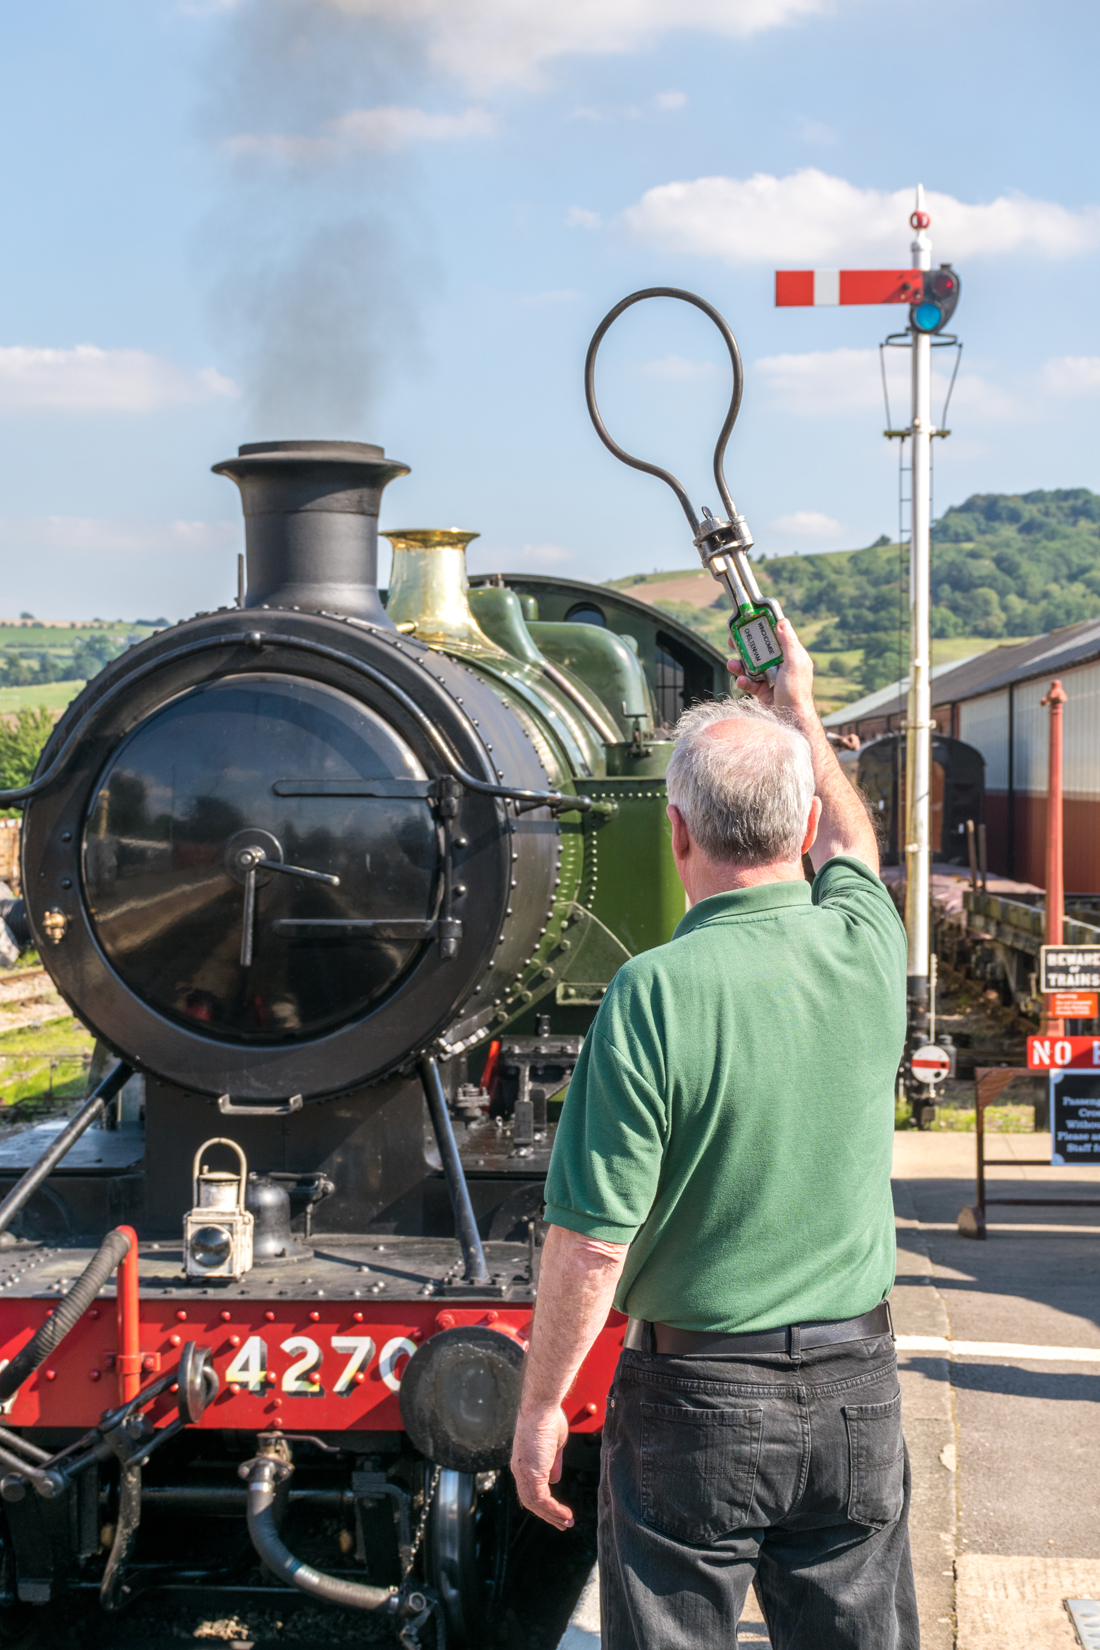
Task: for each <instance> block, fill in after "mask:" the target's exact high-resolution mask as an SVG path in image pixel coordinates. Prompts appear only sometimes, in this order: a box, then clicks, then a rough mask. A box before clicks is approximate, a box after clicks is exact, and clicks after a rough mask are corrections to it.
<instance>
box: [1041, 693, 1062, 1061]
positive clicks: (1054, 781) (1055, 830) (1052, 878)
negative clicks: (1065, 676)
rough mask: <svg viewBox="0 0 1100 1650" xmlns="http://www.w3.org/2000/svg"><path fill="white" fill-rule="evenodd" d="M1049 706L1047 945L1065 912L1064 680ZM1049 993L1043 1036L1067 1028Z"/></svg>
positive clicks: (1057, 940) (1056, 936)
mask: <svg viewBox="0 0 1100 1650" xmlns="http://www.w3.org/2000/svg"><path fill="white" fill-rule="evenodd" d="M1042 702H1043V704H1044V705H1048V706H1049V707H1050V756H1049V760H1048V765H1047V870H1046V921H1045V923H1044V926H1043V939H1044V941H1045V943H1046V944H1047V945H1061V943H1062V919H1063V916H1064V913H1065V904H1066V886H1065V877H1064V872H1063V857H1062V706H1063V705H1064V704H1065V702H1066V690H1065V688H1064V687H1063V686H1062V684H1061V682H1059V681H1057V680H1055V681H1053V682H1051V684H1050V691H1049V692H1048V694H1047V696H1046V698H1045V699H1044V700H1043V701H1042ZM1052 1006H1053V1005H1052V1002H1051V999H1050V997H1049V996H1046V997H1044V998H1043V1018H1042V1022H1041V1024H1040V1028H1039V1029H1040V1031H1041V1032H1042V1034H1043V1035H1044V1036H1049V1037H1060V1036H1062V1034H1063V1033H1064V1031H1065V1029H1066V1023H1065V1021H1064V1020H1057V1019H1055V1017H1054V1015H1053V1014H1052V1013H1051V1008H1052Z"/></svg>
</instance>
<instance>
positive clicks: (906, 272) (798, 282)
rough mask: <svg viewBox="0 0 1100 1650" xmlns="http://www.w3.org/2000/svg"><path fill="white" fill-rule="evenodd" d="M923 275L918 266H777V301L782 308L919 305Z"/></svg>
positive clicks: (921, 295)
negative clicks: (915, 267)
mask: <svg viewBox="0 0 1100 1650" xmlns="http://www.w3.org/2000/svg"><path fill="white" fill-rule="evenodd" d="M923 297H924V274H923V271H922V270H919V269H777V270H776V272H775V302H776V305H777V307H778V308H780V309H792V308H797V307H799V306H801V305H811V304H812V305H814V306H818V307H819V306H821V305H823V304H824V305H828V304H919V303H920V301H921V299H922V298H923Z"/></svg>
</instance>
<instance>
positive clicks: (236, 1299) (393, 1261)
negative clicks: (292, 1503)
mask: <svg viewBox="0 0 1100 1650" xmlns="http://www.w3.org/2000/svg"><path fill="white" fill-rule="evenodd" d="M93 1253H94V1250H93V1249H92V1248H91V1247H88V1248H77V1247H65V1248H57V1247H52V1248H51V1247H46V1246H43V1245H37V1244H32V1243H23V1242H20V1243H18V1244H16V1245H14V1246H13V1247H12V1248H11V1249H8V1250H6V1251H3V1252H2V1254H0V1366H2V1365H3V1364H4V1363H6V1362H7V1361H8V1360H10V1359H11V1358H13V1357H14V1355H15V1353H16V1352H17V1351H18V1350H19V1349H20V1347H22V1346H24V1345H25V1344H26V1343H27V1341H28V1340H29V1339H30V1337H31V1336H32V1334H33V1333H34V1332H35V1331H36V1330H37V1329H38V1327H39V1325H40V1324H41V1323H42V1322H43V1321H44V1319H45V1318H46V1317H47V1315H48V1314H49V1312H50V1311H51V1310H52V1308H53V1307H54V1306H55V1305H56V1303H57V1300H58V1298H59V1297H60V1296H63V1295H64V1294H65V1293H66V1291H67V1290H68V1288H69V1287H70V1286H71V1284H72V1282H73V1280H74V1279H75V1278H77V1277H78V1276H79V1275H80V1273H81V1272H82V1271H83V1269H84V1267H85V1266H86V1265H87V1264H88V1262H89V1260H90V1259H91V1257H92V1255H93ZM485 1255H486V1260H487V1262H488V1267H489V1272H490V1276H491V1278H492V1281H493V1284H494V1285H495V1286H496V1288H495V1289H493V1290H491V1291H490V1290H484V1291H482V1294H481V1298H480V1300H479V1299H476V1298H473V1297H474V1295H475V1293H476V1292H474V1291H470V1292H468V1293H464V1294H463V1296H461V1297H458V1298H456V1297H454V1296H452V1295H451V1292H450V1289H449V1288H448V1285H450V1286H452V1287H453V1286H454V1284H455V1283H456V1282H457V1280H458V1279H459V1278H460V1277H461V1271H462V1258H461V1253H460V1250H459V1245H458V1243H457V1241H455V1240H453V1239H425V1238H422V1237H393V1236H385V1237H378V1238H373V1237H371V1238H349V1239H338V1238H330V1237H324V1238H317V1237H315V1238H314V1252H313V1255H312V1256H311V1257H310V1258H308V1259H304V1260H302V1261H296V1262H293V1263H291V1264H288V1265H284V1266H280V1267H277V1268H270V1269H267V1268H263V1269H262V1268H256V1269H254V1270H253V1271H252V1272H250V1273H247V1274H246V1275H245V1276H244V1277H242V1278H240V1279H239V1280H238V1281H237V1282H232V1281H226V1282H225V1283H224V1284H221V1285H216V1284H213V1283H212V1284H211V1285H210V1286H209V1287H206V1288H201V1289H196V1287H195V1284H194V1281H193V1280H188V1279H186V1278H184V1276H183V1268H182V1250H181V1248H180V1246H179V1245H177V1244H167V1243H165V1244H160V1245H156V1244H148V1245H143V1246H142V1249H141V1254H140V1343H141V1344H140V1351H141V1355H142V1380H143V1382H144V1381H146V1380H150V1379H153V1378H154V1377H155V1376H156V1375H157V1374H158V1373H160V1372H161V1371H163V1370H166V1369H169V1368H170V1367H172V1365H173V1364H174V1362H175V1361H176V1360H177V1359H178V1356H179V1348H180V1347H181V1346H182V1345H183V1343H184V1342H185V1341H192V1340H193V1341H196V1342H197V1343H199V1344H200V1345H203V1346H209V1348H210V1350H211V1353H212V1359H213V1368H214V1370H215V1372H216V1374H217V1376H218V1379H219V1383H220V1389H219V1392H218V1396H217V1397H216V1398H215V1399H214V1401H213V1402H212V1403H211V1404H210V1405H209V1407H208V1409H207V1410H206V1412H205V1414H204V1415H203V1417H202V1420H201V1422H200V1423H199V1424H200V1425H201V1426H203V1427H204V1428H221V1429H224V1428H227V1427H228V1428H234V1429H236V1428H241V1429H255V1430H257V1431H259V1430H263V1429H265V1428H266V1429H270V1428H277V1429H284V1428H285V1429H287V1430H289V1431H306V1432H310V1433H313V1432H317V1431H330V1430H331V1431H338V1432H347V1431H366V1432H374V1431H382V1432H397V1431H400V1430H401V1428H402V1422H401V1416H400V1411H399V1408H398V1393H399V1392H400V1389H401V1379H402V1375H403V1373H404V1367H405V1364H406V1362H407V1360H408V1359H409V1358H410V1357H411V1356H412V1354H413V1353H414V1352H415V1351H416V1350H417V1347H418V1346H420V1345H422V1344H423V1343H424V1342H425V1341H426V1340H427V1339H429V1338H430V1337H431V1336H432V1335H435V1334H438V1333H440V1332H441V1331H443V1330H446V1329H452V1328H455V1327H468V1326H472V1325H485V1326H487V1327H491V1328H492V1329H494V1330H496V1331H497V1332H499V1333H501V1334H503V1335H506V1336H508V1337H509V1338H511V1339H512V1340H514V1341H515V1342H517V1343H518V1344H519V1345H521V1346H524V1345H525V1344H526V1340H527V1336H528V1333H529V1330H530V1323H531V1314H532V1309H533V1304H534V1287H533V1282H532V1275H531V1274H532V1269H533V1268H534V1270H535V1273H536V1280H537V1263H538V1250H537V1247H536V1244H535V1242H534V1236H533V1226H532V1239H531V1241H529V1242H528V1243H525V1244H521V1243H506V1242H495V1241H492V1240H490V1241H488V1242H487V1243H486V1244H485ZM498 1290H499V1294H498V1293H497V1291H498ZM615 1316H616V1317H617V1314H615ZM115 1319H116V1312H115V1286H114V1285H113V1284H108V1285H107V1286H106V1287H105V1288H104V1289H103V1290H102V1291H101V1293H100V1295H99V1297H98V1298H97V1300H96V1302H95V1304H94V1305H92V1306H91V1307H90V1308H89V1310H88V1311H87V1312H85V1313H84V1315H83V1317H82V1318H80V1319H79V1320H78V1322H77V1323H76V1325H75V1327H74V1328H73V1329H72V1330H71V1331H70V1333H69V1334H68V1335H67V1336H66V1338H65V1340H64V1341H63V1342H62V1344H61V1345H60V1346H59V1347H58V1348H57V1350H56V1352H55V1353H53V1354H52V1355H51V1356H50V1358H49V1360H48V1361H47V1363H46V1364H45V1365H44V1366H43V1367H42V1368H40V1369H38V1370H37V1371H36V1372H35V1374H34V1375H33V1376H32V1377H31V1378H30V1379H29V1380H28V1381H26V1382H25V1383H24V1385H23V1386H22V1387H20V1389H19V1391H18V1392H17V1394H16V1396H15V1397H14V1399H12V1400H11V1401H10V1403H9V1404H8V1405H4V1406H3V1424H4V1425H7V1426H15V1427H35V1428H38V1427H51V1428H52V1427H65V1428H71V1427H74V1426H78V1427H84V1426H92V1425H94V1424H95V1423H96V1421H97V1420H98V1419H99V1416H100V1415H101V1413H102V1412H103V1411H104V1409H106V1408H108V1407H110V1405H111V1404H113V1403H115V1402H116V1401H117V1399H116V1391H117V1380H118V1377H117V1374H116V1368H115V1363H116V1354H117V1348H118V1341H117V1329H116V1321H115ZM621 1344H622V1329H621V1326H620V1327H616V1326H614V1325H610V1324H609V1326H608V1328H607V1329H606V1330H605V1331H604V1332H603V1334H602V1335H601V1337H600V1341H599V1342H598V1343H597V1346H596V1348H595V1349H594V1351H593V1353H592V1354H591V1355H590V1357H589V1359H588V1360H587V1362H586V1365H585V1368H584V1370H583V1371H582V1376H581V1378H580V1379H579V1380H578V1383H577V1388H576V1409H577V1414H576V1416H575V1417H574V1416H571V1417H570V1420H571V1424H572V1425H573V1427H574V1428H575V1429H579V1430H581V1431H596V1430H598V1429H599V1427H600V1426H602V1423H603V1413H604V1395H605V1394H606V1392H607V1389H608V1386H609V1385H610V1381H611V1375H612V1372H613V1369H614V1364H615V1361H616V1359H617V1357H618V1353H619V1350H620V1347H621ZM165 1402H167V1400H165ZM155 1413H156V1412H154V1414H155ZM166 1413H167V1411H166Z"/></svg>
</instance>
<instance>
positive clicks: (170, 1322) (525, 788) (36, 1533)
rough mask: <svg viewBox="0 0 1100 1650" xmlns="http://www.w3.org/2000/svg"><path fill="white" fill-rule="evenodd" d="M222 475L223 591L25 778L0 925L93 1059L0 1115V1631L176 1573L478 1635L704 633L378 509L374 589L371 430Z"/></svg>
mask: <svg viewBox="0 0 1100 1650" xmlns="http://www.w3.org/2000/svg"><path fill="white" fill-rule="evenodd" d="M215 470H216V473H218V474H220V475H222V476H226V477H228V478H230V479H231V480H232V481H234V482H235V483H236V484H237V486H238V487H239V489H240V493H241V496H242V501H243V507H244V515H245V526H246V559H247V588H243V589H242V592H241V596H240V597H239V599H238V605H237V606H236V607H233V608H223V609H220V610H219V611H217V612H215V613H200V614H198V615H197V616H196V617H195V618H193V619H190V620H188V621H187V622H185V623H181V624H179V625H176V626H175V627H173V628H170V629H167V630H164V631H161V632H159V633H158V634H156V635H154V636H152V637H150V638H149V639H147V640H146V641H143V642H141V643H139V644H137V645H136V646H134V647H132V648H131V649H130V650H129V651H128V652H127V653H125V654H124V655H122V656H121V657H120V658H119V659H117V660H116V661H114V662H113V663H112V664H110V665H109V666H108V667H107V668H106V669H104V671H103V672H102V673H101V674H100V675H99V676H97V677H96V678H95V679H94V680H93V681H91V682H89V684H88V685H87V687H86V688H85V690H84V691H83V693H81V695H80V696H79V697H78V698H77V699H76V700H75V701H74V702H73V704H72V705H71V706H70V707H69V709H68V711H67V712H66V714H65V715H64V717H63V718H62V719H61V721H60V722H59V723H58V724H57V727H56V729H55V730H54V733H53V735H52V737H51V739H50V741H49V743H48V744H47V746H46V748H45V750H44V751H43V753H42V757H41V759H40V762H39V764H38V768H37V770H36V773H35V776H34V778H33V780H32V781H31V782H30V783H29V784H28V785H27V786H25V787H23V788H22V789H21V790H19V791H14V792H8V793H5V796H4V800H5V801H6V802H9V803H16V802H22V803H24V805H25V813H24V828H23V858H22V890H23V898H22V901H21V902H20V903H17V904H16V905H14V906H9V907H8V908H7V919H6V920H7V926H8V928H9V930H10V931H11V933H12V935H14V937H15V939H16V941H17V942H19V943H21V944H24V945H34V946H36V947H37V948H38V950H39V952H40V954H41V957H42V961H43V962H44V964H45V966H46V967H47V968H48V970H49V972H50V974H51V976H52V978H53V980H54V981H55V983H56V986H57V989H58V990H59V991H60V992H61V994H62V996H63V997H64V998H65V1000H66V1002H67V1003H68V1004H69V1005H70V1007H71V1008H72V1011H73V1013H74V1014H76V1015H77V1016H78V1017H79V1018H80V1019H81V1020H82V1021H83V1022H84V1024H85V1025H86V1026H88V1027H89V1029H90V1030H91V1031H92V1032H93V1033H94V1034H95V1036H96V1038H97V1056H96V1061H95V1063H94V1065H93V1077H92V1080H91V1083H90V1093H89V1095H88V1097H87V1099H86V1100H85V1101H84V1103H83V1105H82V1106H81V1109H80V1110H79V1112H77V1114H76V1115H75V1116H74V1117H73V1118H72V1119H71V1120H70V1121H69V1122H67V1123H66V1124H65V1125H64V1127H60V1128H59V1127H58V1126H57V1125H44V1126H41V1127H39V1128H36V1129H31V1130H28V1131H26V1132H24V1133H23V1134H21V1135H18V1136H16V1137H15V1138H14V1139H10V1140H8V1141H6V1142H5V1143H4V1144H3V1145H2V1146H0V1194H3V1196H2V1201H0V1233H2V1236H0V1408H2V1410H3V1414H2V1417H0V1473H2V1478H0V1512H2V1520H0V1638H2V1637H4V1636H5V1635H6V1636H7V1637H9V1638H10V1637H12V1636H13V1635H16V1634H18V1633H19V1632H21V1631H22V1630H23V1629H24V1626H25V1621H24V1618H27V1619H29V1620H30V1621H31V1622H32V1624H33V1621H34V1619H35V1611H36V1609H37V1608H38V1607H40V1606H44V1605H48V1604H49V1603H50V1601H52V1600H56V1599H58V1598H59V1597H61V1596H62V1595H64V1594H66V1593H67V1592H72V1591H73V1590H78V1591H79V1590H84V1591H86V1592H91V1593H94V1594H97V1595H98V1598H99V1600H100V1602H101V1604H102V1605H103V1607H104V1608H105V1609H107V1610H108V1611H115V1610H119V1609H121V1608H123V1607H124V1606H125V1605H126V1604H127V1603H128V1602H130V1601H132V1600H134V1599H136V1598H137V1597H139V1596H140V1595H141V1594H142V1593H143V1592H148V1591H149V1590H150V1589H155V1588H160V1587H165V1586H171V1587H177V1588H178V1587H182V1586H195V1587H202V1588H203V1589H206V1590H211V1589H213V1590H215V1591H216V1592H217V1593H218V1594H219V1596H222V1595H224V1596H225V1597H226V1598H227V1599H229V1600H232V1598H233V1597H235V1596H239V1597H241V1598H245V1597H248V1596H250V1590H254V1589H255V1588H257V1587H259V1588H260V1589H261V1591H262V1593H263V1597H264V1598H271V1597H272V1596H275V1597H277V1596H278V1595H279V1592H280V1590H282V1591H283V1592H284V1593H289V1592H290V1591H291V1590H299V1591H302V1592H305V1593H308V1594H310V1595H312V1596H313V1597H314V1598H316V1599H321V1600H327V1601H329V1602H331V1603H333V1604H335V1605H338V1606H343V1607H345V1608H349V1609H359V1610H365V1611H371V1612H375V1613H376V1615H381V1616H383V1617H386V1618H388V1619H389V1620H391V1621H392V1623H393V1625H394V1630H395V1631H396V1632H397V1633H398V1634H399V1636H400V1637H401V1640H402V1642H403V1643H405V1644H407V1645H415V1644H417V1643H424V1642H429V1641H430V1642H435V1643H439V1644H441V1643H443V1642H446V1643H447V1644H450V1645H464V1644H465V1645H472V1644H477V1643H481V1642H483V1635H484V1631H485V1628H486V1624H487V1622H488V1621H489V1620H490V1619H491V1617H492V1614H493V1610H494V1607H495V1605H496V1603H497V1601H498V1600H499V1597H500V1591H501V1586H502V1580H503V1565H504V1562H505V1558H506V1555H507V1551H508V1545H509V1542H508V1529H509V1521H510V1519H511V1518H512V1516H513V1511H514V1507H513V1502H512V1491H511V1489H510V1481H509V1475H508V1474H507V1472H506V1470H505V1468H506V1462H507V1459H508V1453H509V1448H510V1435H511V1431H512V1427H513V1424H514V1415H515V1407H516V1402H517V1394H518V1382H519V1376H520V1368H521V1363H522V1356H523V1349H524V1346H525V1341H526V1335H527V1331H528V1326H529V1324H530V1319H531V1312H532V1305H533V1301H534V1296H535V1291H536V1286H537V1279H538V1266H539V1242H540V1215H541V1210H542V1187H543V1181H544V1177H545V1174H546V1169H547V1165H548V1160H549V1153H550V1148H551V1144H552V1139H553V1133H554V1127H555V1116H556V1113H557V1111H558V1110H559V1109H560V1101H561V1099H562V1097H563V1094H564V1089H565V1086H566V1084H567V1083H568V1079H569V1075H570V1073H571V1072H572V1069H573V1066H574V1063H575V1061H576V1059H577V1056H578V1054H579V1051H580V1045H581V1040H582V1037H583V1034H584V1032H585V1030H586V1029H587V1027H588V1025H589V1024H590V1022H591V1020H592V1017H593V1016H594V1014H595V1011H596V1009H597V1008H598V1005H599V1002H600V1000H601V997H602V995H603V993H604V991H605V989H606V987H607V984H608V982H609V981H610V979H611V978H612V976H613V974H614V972H615V970H616V969H617V967H618V966H619V965H620V963H621V962H622V961H623V960H624V959H625V958H627V957H628V956H630V955H633V954H634V953H636V952H637V951H639V950H641V949H644V948H645V947H647V946H652V945H655V944H659V943H661V942H663V941H664V940H666V939H667V938H668V937H669V936H670V935H671V933H672V930H673V928H674V927H675V924H676V922H677V920H678V918H679V917H680V916H681V915H682V913H683V909H684V904H683V894H682V890H681V888H680V886H679V883H678V881H677V879H676V875H675V869H674V866H673V864H672V859H671V853H670V850H669V848H668V843H667V835H666V831H667V827H666V821H665V815H664V806H665V791H664V779H663V776H664V773H665V769H666V764H667V759H668V755H669V752H670V749H671V745H670V742H669V738H668V731H669V730H668V726H667V724H668V723H670V722H671V721H672V720H674V719H675V716H676V715H677V714H678V712H679V710H680V709H681V708H682V707H683V706H684V705H685V704H687V703H689V702H691V701H692V700H694V699H696V698H698V697H701V696H703V695H708V694H718V693H721V692H722V691H723V690H724V686H725V683H726V680H727V678H726V674H725V668H724V656H723V655H722V654H720V653H719V652H717V651H716V650H715V649H713V648H711V647H710V646H709V644H707V643H706V642H705V641H703V640H702V639H701V638H700V637H699V636H697V635H695V634H694V633H693V632H692V631H691V630H689V629H687V628H685V627H684V626H682V625H680V624H678V623H677V622H676V621H675V620H673V619H671V618H669V617H667V616H666V615H664V614H662V613H661V612H660V611H659V610H657V609H654V608H651V607H648V606H645V605H643V604H642V603H640V602H637V601H634V600H632V599H630V598H629V597H625V596H622V595H619V594H617V593H616V592H614V591H613V590H610V589H608V588H607V587H598V588H597V587H595V586H591V585H585V584H581V583H578V582H573V581H567V580H551V579H540V578H537V577H534V576H526V575H525V576H523V577H513V576H499V575H498V576H494V577H492V578H487V579H483V580H480V581H476V582H475V584H474V586H473V587H471V585H470V582H469V580H468V579H467V576H466V569H465V547H466V544H467V542H468V541H469V539H470V538H472V537H474V536H475V535H473V534H470V533H462V532H458V531H457V530H451V531H408V532H395V533H392V534H390V535H389V536H390V538H391V540H392V543H393V548H394V554H393V573H392V577H391V581H390V587H389V591H388V596H387V599H386V602H385V605H384V604H383V600H382V597H381V594H380V592H379V590H378V587H377V524H378V515H379V509H380V504H381V499H382V493H383V489H384V488H385V486H386V485H387V484H388V483H389V482H390V481H391V480H393V479H394V478H396V477H399V476H401V475H404V474H406V473H407V466H405V465H404V464H401V463H398V462H396V461H395V460H393V459H390V458H387V457H386V456H385V454H384V452H383V450H382V449H381V448H379V447H375V446H371V445H366V444H360V443H352V442H321V441H282V442H267V443H262V444H254V445H249V446H244V447H242V448H241V449H240V451H239V454H238V456H237V457H235V458H233V459H230V460H228V461H226V462H225V463H222V464H218V465H216V466H215ZM621 1340H622V1330H621V1326H620V1321H619V1320H617V1319H616V1317H615V1315H614V1314H613V1315H612V1319H611V1321H609V1323H608V1325H607V1327H606V1329H605V1330H604V1331H603V1333H602V1334H601V1336H600V1337H599V1340H598V1341H597V1343H596V1346H595V1347H594V1349H593V1351H592V1353H591V1354H590V1356H589V1358H588V1359H587V1361H586V1363H585V1365H584V1367H583V1369H582V1371H581V1373H580V1375H579V1377H578V1379H577V1382H576V1384H575V1387H574V1389H573V1391H572V1392H571V1394H570V1396H569V1399H568V1408H569V1415H570V1421H571V1425H572V1427H573V1429H574V1432H575V1434H576V1435H578V1437H581V1438H589V1439H593V1438H596V1437H598V1434H599V1431H600V1428H601V1426H602V1423H603V1416H604V1395H605V1393H606V1391H607V1388H608V1384H609V1379H610V1375H611V1372H612V1369H613V1366H614V1364H615V1361H616V1358H617V1355H618V1352H619V1348H620V1345H621ZM246 1529H247V1536H246ZM433 1633H434V1635H435V1637H434V1639H433V1638H432V1635H433Z"/></svg>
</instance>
